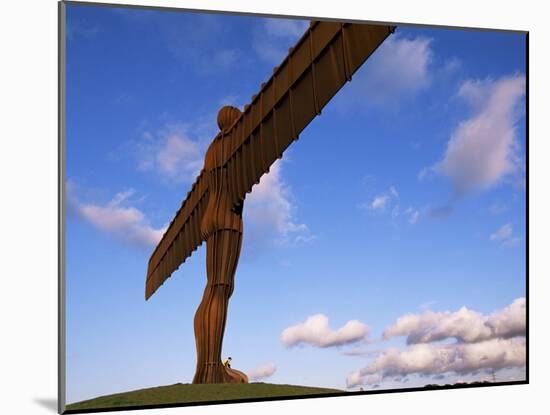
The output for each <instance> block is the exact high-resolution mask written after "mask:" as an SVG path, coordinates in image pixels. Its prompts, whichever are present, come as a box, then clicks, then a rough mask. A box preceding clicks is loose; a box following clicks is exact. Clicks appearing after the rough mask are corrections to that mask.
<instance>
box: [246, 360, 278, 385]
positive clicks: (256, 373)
mask: <svg viewBox="0 0 550 415" xmlns="http://www.w3.org/2000/svg"><path fill="white" fill-rule="evenodd" d="M276 370H277V366H276V365H275V363H267V364H265V365H262V366H260V367H258V368H256V369H253V370H251V371H250V372H249V373H248V378H249V379H250V380H251V381H255V382H257V381H259V380H261V379H265V378H268V377H270V376H272V375H273V374H274V373H275V371H276Z"/></svg>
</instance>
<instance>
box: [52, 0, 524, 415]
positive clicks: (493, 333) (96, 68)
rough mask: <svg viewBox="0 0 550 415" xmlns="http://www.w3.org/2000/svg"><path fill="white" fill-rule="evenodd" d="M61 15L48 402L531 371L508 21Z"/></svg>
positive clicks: (444, 381)
mask: <svg viewBox="0 0 550 415" xmlns="http://www.w3.org/2000/svg"><path fill="white" fill-rule="evenodd" d="M59 23H60V51H61V66H60V76H61V80H62V83H61V101H62V105H61V108H60V111H61V113H60V118H61V120H62V124H61V136H62V137H61V139H62V142H61V144H62V155H63V156H64V163H63V165H62V171H61V176H62V190H63V195H64V217H63V229H62V236H63V238H64V242H63V246H64V259H65V262H64V264H62V265H63V269H64V272H63V274H64V275H62V276H61V281H60V293H61V294H62V298H61V301H62V304H61V309H60V312H61V317H62V324H61V326H60V340H61V341H60V354H61V357H62V358H61V362H60V365H61V368H60V369H61V371H60V411H61V412H64V413H79V412H92V411H107V410H126V409H143V408H162V407H168V406H185V405H197V404H213V403H215V404H224V403H228V402H247V401H261V400H269V399H296V398H312V397H327V396H340V397H341V399H345V396H351V395H356V394H369V393H379V392H381V391H382V392H383V391H396V390H398V391H402V392H406V391H421V390H429V389H440V388H466V387H473V386H495V385H510V384H522V383H527V382H528V377H527V370H528V361H527V341H528V336H527V319H526V314H527V298H526V286H527V278H528V275H527V272H526V268H527V255H526V252H527V251H526V248H527V227H526V219H527V218H526V215H527V198H526V193H527V190H526V189H527V185H528V184H527V167H526V166H527V156H528V155H527V138H528V137H527V131H526V119H527V115H528V114H527V108H526V95H527V72H526V58H527V33H526V32H512V31H503V30H490V29H483V30H481V29H466V28H443V27H426V26H419V25H404V24H399V23H392V22H389V23H388V22H369V23H366V22H359V21H349V22H344V21H336V20H330V19H329V20H323V19H318V18H315V17H312V18H309V19H304V18H293V17H291V16H288V17H265V16H255V15H252V14H231V13H223V12H210V13H207V12H202V11H193V10H183V9H181V10H179V9H163V8H150V7H133V6H115V5H108V4H104V5H101V4H93V5H91V4H85V3H78V2H61V3H60V22H59Z"/></svg>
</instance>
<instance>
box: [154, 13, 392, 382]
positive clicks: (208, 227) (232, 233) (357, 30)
mask: <svg viewBox="0 0 550 415" xmlns="http://www.w3.org/2000/svg"><path fill="white" fill-rule="evenodd" d="M394 29H395V27H394V26H385V25H368V24H355V23H353V24H351V23H350V24H346V23H335V22H318V21H313V22H311V24H310V26H309V28H308V30H307V31H306V33H304V35H303V36H302V37H301V38H300V40H299V41H298V42H297V44H296V45H295V46H294V47H293V48H291V49H289V53H288V55H287V57H286V58H285V59H284V60H283V62H282V63H281V65H280V66H279V67H276V68H275V69H274V70H273V75H272V76H271V78H270V79H269V80H268V81H267V82H266V83H264V84H262V86H261V90H260V92H259V93H258V94H257V95H254V96H253V97H252V102H251V103H250V104H249V105H246V106H245V108H244V112H241V111H239V110H238V109H237V108H234V107H223V108H222V109H221V110H220V112H219V114H218V126H219V128H220V132H219V133H218V134H217V135H216V137H215V138H214V140H213V141H212V143H211V144H210V147H209V148H208V150H207V152H206V156H205V161H204V168H203V169H202V171H201V172H200V174H199V175H198V177H197V179H196V180H195V183H194V184H193V186H192V187H191V191H190V192H189V193H188V194H187V198H186V199H185V200H184V202H183V203H182V205H181V207H180V209H179V210H178V212H177V213H176V216H175V217H174V219H173V220H172V222H171V223H170V225H169V226H168V229H167V230H166V232H165V233H164V235H163V237H162V239H161V241H160V242H159V244H158V245H157V247H156V248H155V250H154V252H153V254H152V255H151V258H150V259H149V266H148V270H147V280H146V284H145V298H146V299H148V298H149V297H150V296H151V295H153V293H154V292H155V291H156V290H157V289H158V287H160V286H161V285H162V284H163V283H164V281H165V280H166V279H167V278H168V277H169V276H170V275H171V274H172V273H173V272H174V271H175V270H176V269H178V267H179V266H180V264H182V263H183V262H184V261H185V260H186V259H187V258H188V257H189V256H190V255H191V254H192V252H193V251H194V250H195V249H197V248H198V247H199V246H200V245H201V244H202V242H203V241H206V268H207V284H206V288H205V290H204V294H203V298H202V301H201V303H200V305H199V308H198V309H197V312H196V314H195V320H194V328H195V341H196V347H197V368H196V372H195V376H194V378H193V383H229V382H236V383H239V382H241V383H246V382H248V378H247V376H246V375H245V374H244V373H242V372H240V371H238V370H235V369H231V368H228V367H224V366H223V364H222V362H221V351H222V342H223V335H224V329H225V322H226V317H227V308H228V303H229V298H230V297H231V294H232V293H233V288H234V276H235V271H236V268H237V263H238V260H239V254H240V249H241V241H242V233H243V222H242V211H243V203H244V200H245V197H246V194H247V193H248V192H250V191H251V190H252V186H253V185H254V184H256V183H258V182H259V181H260V177H262V175H264V174H265V173H267V172H269V168H270V166H271V165H272V164H273V163H274V162H275V161H276V160H277V159H278V158H280V157H281V156H282V154H283V151H284V150H285V149H286V148H287V147H288V146H289V145H290V143H292V141H294V140H296V139H297V138H298V134H299V133H300V132H301V131H302V130H303V129H304V128H305V127H306V126H307V125H308V124H309V123H310V122H311V120H313V118H315V116H317V115H319V114H320V113H321V109H322V108H323V107H324V106H325V105H326V104H327V103H328V101H329V100H330V99H331V98H332V97H333V96H334V94H336V92H338V90H339V89H340V88H341V87H342V86H343V85H344V84H345V82H346V81H350V80H351V76H352V74H353V73H354V72H355V71H356V70H357V69H358V68H359V67H360V66H361V65H362V64H363V62H364V61H365V60H366V59H367V58H368V57H369V56H370V55H371V54H372V53H373V52H374V51H375V50H376V48H377V47H378V46H379V45H380V44H381V43H382V42H383V41H384V40H385V39H386V37H388V35H389V34H390V33H392V32H393V31H394Z"/></svg>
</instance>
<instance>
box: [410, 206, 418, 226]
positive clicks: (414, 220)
mask: <svg viewBox="0 0 550 415" xmlns="http://www.w3.org/2000/svg"><path fill="white" fill-rule="evenodd" d="M419 217H420V212H419V211H418V210H414V211H412V212H411V215H410V218H409V223H411V224H413V225H414V224H415V223H417V222H418V218H419Z"/></svg>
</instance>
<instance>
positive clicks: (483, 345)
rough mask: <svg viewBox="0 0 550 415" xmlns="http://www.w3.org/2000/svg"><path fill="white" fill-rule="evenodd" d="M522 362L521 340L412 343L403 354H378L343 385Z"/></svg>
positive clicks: (499, 367)
mask: <svg viewBox="0 0 550 415" xmlns="http://www.w3.org/2000/svg"><path fill="white" fill-rule="evenodd" d="M525 362H526V340H525V338H524V337H514V338H510V339H500V338H496V339H491V340H486V341H482V342H478V343H456V344H415V345H412V346H410V347H408V348H407V349H406V350H403V351H399V350H397V349H394V348H392V349H388V350H386V351H384V352H382V353H381V354H380V355H379V356H378V357H377V358H376V359H374V361H372V362H371V363H370V364H369V365H368V366H366V367H364V368H362V369H360V370H358V371H355V372H353V373H351V374H350V375H349V376H348V378H347V379H346V384H347V387H348V388H352V387H354V386H358V385H362V384H372V383H379V382H380V381H381V380H384V379H385V378H391V377H402V376H408V375H413V374H418V375H438V374H450V373H455V374H469V373H474V372H476V371H478V370H480V369H493V370H499V369H504V368H513V367H522V366H524V365H525Z"/></svg>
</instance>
